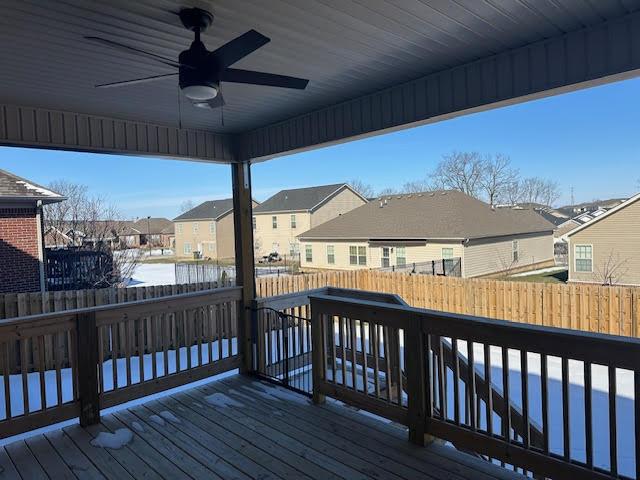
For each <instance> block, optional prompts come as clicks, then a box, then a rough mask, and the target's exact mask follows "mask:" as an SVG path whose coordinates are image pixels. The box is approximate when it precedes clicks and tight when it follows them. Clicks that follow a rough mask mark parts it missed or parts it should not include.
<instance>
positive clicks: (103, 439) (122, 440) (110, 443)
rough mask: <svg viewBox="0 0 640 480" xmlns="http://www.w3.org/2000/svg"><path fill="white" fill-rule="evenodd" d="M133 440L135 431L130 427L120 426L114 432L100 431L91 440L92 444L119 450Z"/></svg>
mask: <svg viewBox="0 0 640 480" xmlns="http://www.w3.org/2000/svg"><path fill="white" fill-rule="evenodd" d="M131 440H133V432H132V431H131V430H129V429H128V428H119V429H118V430H116V431H115V432H114V433H111V432H100V433H99V434H98V436H97V437H96V438H94V439H93V440H91V445H93V446H94V447H98V448H111V449H113V450H118V449H120V448H122V447H124V446H125V445H127V444H128V443H129V442H131Z"/></svg>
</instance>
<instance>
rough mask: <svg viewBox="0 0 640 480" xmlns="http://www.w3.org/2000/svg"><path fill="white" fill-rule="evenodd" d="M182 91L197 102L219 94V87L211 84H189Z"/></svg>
mask: <svg viewBox="0 0 640 480" xmlns="http://www.w3.org/2000/svg"><path fill="white" fill-rule="evenodd" d="M182 91H183V92H184V94H185V96H186V97H187V98H189V99H190V100H194V101H196V102H202V101H206V100H211V99H212V98H216V96H217V95H218V89H217V88H216V87H212V86H209V85H188V86H186V87H184V88H183V89H182Z"/></svg>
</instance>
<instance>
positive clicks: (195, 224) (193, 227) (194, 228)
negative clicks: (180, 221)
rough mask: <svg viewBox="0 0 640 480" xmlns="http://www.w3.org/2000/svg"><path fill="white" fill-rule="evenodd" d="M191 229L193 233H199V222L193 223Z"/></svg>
mask: <svg viewBox="0 0 640 480" xmlns="http://www.w3.org/2000/svg"><path fill="white" fill-rule="evenodd" d="M191 230H192V231H193V233H198V230H200V225H199V224H198V222H194V223H193V226H192V227H191Z"/></svg>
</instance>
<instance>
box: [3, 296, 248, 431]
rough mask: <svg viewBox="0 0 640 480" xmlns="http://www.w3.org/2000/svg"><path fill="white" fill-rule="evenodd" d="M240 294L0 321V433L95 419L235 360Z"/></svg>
mask: <svg viewBox="0 0 640 480" xmlns="http://www.w3.org/2000/svg"><path fill="white" fill-rule="evenodd" d="M240 298H241V290H240V289H239V288H234V287H229V288H218V289H215V290H209V291H203V292H196V293H187V294H182V295H175V296H170V297H164V298H160V299H150V300H142V301H137V302H130V303H126V304H119V305H109V306H103V307H93V308H85V309H78V310H70V311H67V312H61V313H52V314H42V315H34V316H30V317H20V318H14V319H10V320H2V321H0V373H1V374H2V376H1V377H0V381H1V382H2V387H1V388H0V390H2V394H1V395H0V396H1V397H2V398H3V400H2V402H1V403H2V405H0V438H4V437H8V436H11V435H15V434H17V433H21V432H25V431H28V430H32V429H34V428H38V427H41V426H45V425H48V424H52V423H56V422H59V421H62V420H66V419H70V418H74V417H80V421H81V423H82V424H90V423H94V422H96V421H97V420H98V419H99V414H100V409H101V408H105V407H109V406H113V405H117V404H119V403H123V402H126V401H129V400H133V399H136V398H139V397H143V396H146V395H149V394H152V393H156V392H159V391H162V390H166V389H170V388H173V387H176V386H179V385H182V384H186V383H189V382H193V381H195V380H198V379H202V378H205V377H208V376H211V375H215V374H218V373H222V372H224V371H228V370H232V369H235V368H238V367H239V365H240V362H241V359H240V355H239V352H238V345H239V344H238V342H237V338H236V337H237V331H238V308H239V306H238V303H239V301H240ZM51 349H52V350H51ZM46 358H53V365H47V363H46V362H45V359H46Z"/></svg>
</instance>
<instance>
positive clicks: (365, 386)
mask: <svg viewBox="0 0 640 480" xmlns="http://www.w3.org/2000/svg"><path fill="white" fill-rule="evenodd" d="M364 324H365V322H363V321H362V320H361V321H360V349H361V350H362V391H363V392H364V393H365V394H367V393H369V380H368V371H367V370H368V369H367V342H366V338H365V331H366V330H365V326H364Z"/></svg>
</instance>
